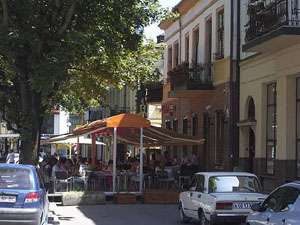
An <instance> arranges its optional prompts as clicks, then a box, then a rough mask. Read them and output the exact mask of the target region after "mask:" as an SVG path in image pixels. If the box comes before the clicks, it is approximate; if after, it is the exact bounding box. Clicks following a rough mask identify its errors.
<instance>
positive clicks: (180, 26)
mask: <svg viewBox="0 0 300 225" xmlns="http://www.w3.org/2000/svg"><path fill="white" fill-rule="evenodd" d="M181 53H182V22H181V16H180V17H179V60H178V64H179V65H181Z"/></svg>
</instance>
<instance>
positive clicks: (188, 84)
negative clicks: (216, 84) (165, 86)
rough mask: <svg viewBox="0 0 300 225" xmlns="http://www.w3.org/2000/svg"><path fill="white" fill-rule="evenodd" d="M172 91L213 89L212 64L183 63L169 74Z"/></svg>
mask: <svg viewBox="0 0 300 225" xmlns="http://www.w3.org/2000/svg"><path fill="white" fill-rule="evenodd" d="M168 79H169V81H170V84H171V91H176V90H210V89H212V88H213V80H212V64H211V63H206V64H195V63H192V64H188V63H183V64H181V65H179V66H177V67H176V68H174V69H173V70H171V71H169V72H168Z"/></svg>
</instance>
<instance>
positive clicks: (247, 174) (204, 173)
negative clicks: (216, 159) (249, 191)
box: [196, 172, 256, 177]
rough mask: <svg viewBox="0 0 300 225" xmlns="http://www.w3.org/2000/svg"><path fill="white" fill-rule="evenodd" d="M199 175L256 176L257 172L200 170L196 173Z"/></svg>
mask: <svg viewBox="0 0 300 225" xmlns="http://www.w3.org/2000/svg"><path fill="white" fill-rule="evenodd" d="M196 174H199V175H205V176H208V177H211V176H249V177H256V175H255V174H252V173H246V172H199V173H196Z"/></svg>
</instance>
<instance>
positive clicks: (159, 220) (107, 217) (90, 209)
mask: <svg viewBox="0 0 300 225" xmlns="http://www.w3.org/2000/svg"><path fill="white" fill-rule="evenodd" d="M78 209H79V210H80V211H81V212H82V213H83V214H84V216H85V217H87V218H88V219H90V220H92V221H93V222H94V223H95V224H96V225H127V224H128V225H129V224H130V225H158V224H162V225H176V224H180V223H179V218H178V213H177V206H176V205H142V204H137V205H112V204H107V205H100V206H78Z"/></svg>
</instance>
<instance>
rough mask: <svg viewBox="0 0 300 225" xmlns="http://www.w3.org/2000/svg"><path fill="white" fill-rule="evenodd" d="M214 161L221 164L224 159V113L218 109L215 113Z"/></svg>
mask: <svg viewBox="0 0 300 225" xmlns="http://www.w3.org/2000/svg"><path fill="white" fill-rule="evenodd" d="M215 124H216V128H215V146H216V148H215V163H216V164H218V165H222V164H223V161H224V113H223V111H221V110H219V111H216V113H215Z"/></svg>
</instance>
